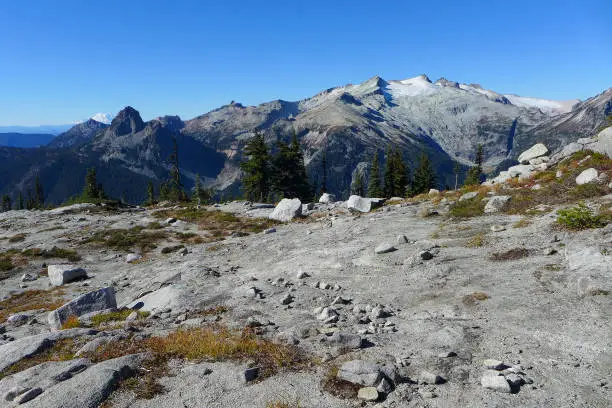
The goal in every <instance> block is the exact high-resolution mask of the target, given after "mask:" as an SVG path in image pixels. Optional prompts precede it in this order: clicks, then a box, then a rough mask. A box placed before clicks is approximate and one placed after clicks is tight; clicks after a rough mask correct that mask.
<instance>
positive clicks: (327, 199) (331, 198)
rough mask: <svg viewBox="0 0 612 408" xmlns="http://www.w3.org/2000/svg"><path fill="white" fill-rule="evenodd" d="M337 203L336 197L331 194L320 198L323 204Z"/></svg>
mask: <svg viewBox="0 0 612 408" xmlns="http://www.w3.org/2000/svg"><path fill="white" fill-rule="evenodd" d="M335 201H336V196H335V195H333V194H329V193H323V194H322V195H321V197H320V198H319V202H320V203H321V204H331V203H333V202H335Z"/></svg>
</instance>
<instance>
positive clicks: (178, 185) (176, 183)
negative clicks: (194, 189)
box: [168, 137, 187, 201]
mask: <svg viewBox="0 0 612 408" xmlns="http://www.w3.org/2000/svg"><path fill="white" fill-rule="evenodd" d="M168 160H169V161H170V166H171V167H170V181H169V185H168V188H169V197H168V198H169V199H170V200H172V201H185V200H187V194H186V193H185V191H184V190H183V183H182V181H181V166H180V162H179V151H178V143H177V142H176V138H174V137H173V138H172V153H171V154H170V157H169V159H168Z"/></svg>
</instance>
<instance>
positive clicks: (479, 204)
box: [449, 196, 486, 218]
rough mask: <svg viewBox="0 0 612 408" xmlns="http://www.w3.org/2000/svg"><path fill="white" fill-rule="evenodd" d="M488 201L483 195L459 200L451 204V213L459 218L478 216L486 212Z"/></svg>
mask: <svg viewBox="0 0 612 408" xmlns="http://www.w3.org/2000/svg"><path fill="white" fill-rule="evenodd" d="M485 205H486V203H485V202H483V201H482V197H479V196H477V197H476V198H473V199H471V200H463V201H457V202H455V203H454V204H453V205H451V207H450V210H449V214H450V215H451V216H453V217H458V218H469V217H477V216H479V215H483V214H484V208H485Z"/></svg>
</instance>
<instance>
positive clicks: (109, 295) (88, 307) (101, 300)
mask: <svg viewBox="0 0 612 408" xmlns="http://www.w3.org/2000/svg"><path fill="white" fill-rule="evenodd" d="M116 307H117V300H116V299H115V290H114V289H113V288H112V287H107V288H102V289H99V290H95V291H93V292H89V293H85V294H83V295H81V296H79V297H76V298H74V299H73V300H71V301H70V302H68V303H66V304H65V305H63V306H61V307H59V308H58V309H55V310H54V311H52V312H49V315H48V317H47V320H48V322H49V325H50V326H51V327H52V328H55V329H59V328H61V327H62V324H64V322H65V321H66V320H68V318H69V317H71V316H77V317H79V316H82V315H84V314H86V313H91V312H96V311H98V310H104V309H112V308H116Z"/></svg>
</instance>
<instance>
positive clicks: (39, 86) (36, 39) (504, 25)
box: [0, 0, 612, 125]
mask: <svg viewBox="0 0 612 408" xmlns="http://www.w3.org/2000/svg"><path fill="white" fill-rule="evenodd" d="M611 22H612V1H609V0H607V1H603V0H602V1H589V0H582V1H563V0H561V1H559V0H557V1H544V0H538V1H534V0H531V1H497V0H489V1H480V2H471V1H456V0H455V1H448V2H439V1H434V0H430V1H409V0H404V1H377V2H372V1H358V0H353V1H334V0H326V1H318V0H310V1H266V0H260V1H240V0H235V1H218V2H213V1H205V0H202V1H186V0H184V1H181V0H176V1H173V2H170V1H163V2H162V1H152V0H146V1H145V0H130V1H103V2H91V1H82V0H80V1H75V0H59V1H46V0H45V1H25V0H24V1H12V0H0V125H17V124H19V125H38V124H59V123H70V122H73V121H76V120H79V119H84V118H87V117H88V116H89V115H91V114H93V113H96V112H111V113H116V112H117V111H118V110H120V109H121V108H122V107H124V106H126V105H131V106H133V107H135V108H136V109H138V110H139V111H140V112H141V114H142V116H143V118H144V119H145V120H148V119H151V118H153V117H155V116H159V115H164V114H178V115H180V116H181V117H182V118H183V119H189V118H192V117H194V116H197V115H199V114H202V113H205V112H207V111H209V110H211V109H214V108H216V107H219V106H220V105H223V104H226V103H229V102H230V101H232V100H236V101H238V102H241V103H243V104H257V103H260V102H264V101H269V100H273V99H278V98H280V99H286V100H298V99H302V98H305V97H308V96H311V95H313V94H315V93H317V92H319V91H321V90H323V89H326V88H330V87H333V86H338V85H344V84H347V83H358V82H361V81H364V80H366V79H367V78H369V77H372V76H374V75H380V76H382V77H383V78H385V79H404V78H408V77H413V76H416V75H419V74H422V73H425V74H427V75H428V76H429V77H430V78H431V79H432V80H436V79H437V78H439V77H441V76H444V77H446V78H448V79H452V80H455V81H459V82H466V83H480V84H481V85H483V86H484V87H486V88H489V89H493V90H496V91H498V92H501V93H517V94H520V95H524V96H537V97H544V98H550V99H572V98H581V99H584V98H587V97H589V96H593V95H595V94H597V93H599V92H601V91H602V90H604V89H605V88H608V87H610V86H612V23H611Z"/></svg>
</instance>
